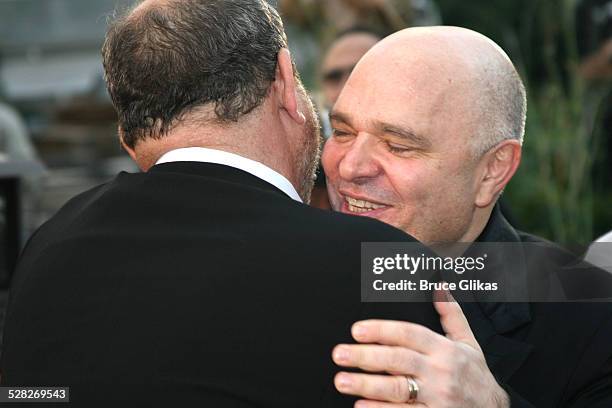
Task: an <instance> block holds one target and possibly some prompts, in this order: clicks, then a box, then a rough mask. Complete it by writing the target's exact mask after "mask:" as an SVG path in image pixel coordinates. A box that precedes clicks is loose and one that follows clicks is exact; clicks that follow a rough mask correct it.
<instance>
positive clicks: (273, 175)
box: [155, 147, 302, 203]
mask: <svg viewBox="0 0 612 408" xmlns="http://www.w3.org/2000/svg"><path fill="white" fill-rule="evenodd" d="M183 161H190V162H204V163H214V164H222V165H225V166H229V167H233V168H236V169H239V170H242V171H246V172H247V173H250V174H252V175H253V176H255V177H257V178H260V179H262V180H264V181H266V182H268V183H270V184H272V185H273V186H275V187H276V188H278V189H279V190H281V191H282V192H284V193H285V194H287V195H288V196H289V197H291V198H292V199H293V200H295V201H298V202H300V203H301V202H302V199H301V198H300V195H299V194H298V193H297V191H296V190H295V187H293V184H291V182H290V181H289V180H287V178H285V177H284V176H283V175H282V174H280V173H278V172H276V171H274V170H272V169H271V168H270V167H268V166H266V165H264V164H262V163H260V162H258V161H255V160H251V159H247V158H246V157H242V156H239V155H237V154H234V153H229V152H225V151H222V150H216V149H208V148H204V147H184V148H181V149H175V150H171V151H169V152H167V153H165V154H164V155H163V156H162V157H161V158H160V159H159V160H158V161H157V163H155V164H162V163H170V162H183Z"/></svg>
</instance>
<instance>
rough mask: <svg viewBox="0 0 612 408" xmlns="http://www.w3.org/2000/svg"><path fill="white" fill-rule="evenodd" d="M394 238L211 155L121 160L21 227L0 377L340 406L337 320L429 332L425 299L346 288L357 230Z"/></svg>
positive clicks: (108, 396) (81, 388)
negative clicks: (393, 323) (375, 300)
mask: <svg viewBox="0 0 612 408" xmlns="http://www.w3.org/2000/svg"><path fill="white" fill-rule="evenodd" d="M406 240H410V237H408V236H407V235H405V234H404V233H402V232H401V231H399V230H396V229H394V228H392V227H390V226H387V225H384V224H382V223H379V222H377V221H374V220H371V219H366V218H360V217H352V216H346V215H342V214H338V213H332V212H327V211H321V210H318V209H314V208H311V207H308V206H306V205H304V204H301V203H298V202H296V201H293V200H291V199H290V198H289V197H287V196H286V195H285V194H284V193H282V192H281V191H279V190H278V189H276V188H275V187H274V186H272V185H270V184H268V183H266V182H265V181H262V180H260V179H258V178H256V177H254V176H252V175H250V174H248V173H246V172H243V171H240V170H237V169H233V168H230V167H226V166H221V165H216V164H205V163H192V162H182V163H168V164H162V165H157V166H154V167H153V168H152V169H151V170H150V171H149V172H147V173H143V174H128V173H121V174H120V175H118V176H117V177H116V178H115V179H114V180H113V181H111V182H110V183H108V184H106V185H102V186H100V187H97V188H95V189H93V190H91V191H88V192H86V193H84V194H81V195H79V196H78V197H76V198H74V199H72V200H71V201H70V202H69V203H68V204H66V206H64V207H63V208H62V209H61V210H60V211H59V213H58V214H57V215H55V216H54V217H53V218H52V219H51V220H50V221H49V222H48V223H46V224H45V225H44V226H42V227H41V228H40V229H39V230H38V231H37V232H36V234H35V235H34V236H33V238H31V240H30V241H29V243H28V245H27V247H26V249H25V250H24V253H23V254H22V257H21V260H20V263H19V266H18V269H17V272H16V274H15V277H14V281H13V284H12V289H11V294H10V301H9V308H8V315H7V318H6V325H5V334H4V344H3V353H2V358H1V370H2V372H3V375H4V378H3V382H4V384H11V385H30V386H34V385H58V386H61V385H68V386H72V389H71V400H72V402H73V405H74V404H76V405H84V406H91V405H93V404H94V402H98V403H100V404H101V405H102V404H107V406H108V404H112V403H121V404H122V405H126V406H130V405H132V404H135V405H144V404H145V403H146V404H153V405H166V404H167V405H169V406H181V405H182V406H198V407H283V408H285V407H351V406H352V402H353V401H354V399H352V398H349V397H345V396H341V395H340V394H339V393H338V392H336V391H335V389H334V386H333V376H334V374H335V373H336V372H337V371H338V367H336V366H334V364H333V362H332V361H331V351H332V348H333V347H334V345H336V344H337V343H340V342H349V341H351V338H350V326H351V324H352V323H353V322H355V321H357V320H359V319H362V318H367V317H372V316H376V317H379V318H389V319H399V320H409V321H413V322H416V323H420V324H424V325H426V326H429V327H431V328H434V329H436V330H438V331H440V330H441V329H440V326H439V323H438V316H437V314H436V313H435V310H434V309H433V307H432V306H431V305H429V304H427V305H426V304H421V305H415V304H369V303H361V302H360V284H359V279H360V269H359V266H360V243H361V242H362V241H406Z"/></svg>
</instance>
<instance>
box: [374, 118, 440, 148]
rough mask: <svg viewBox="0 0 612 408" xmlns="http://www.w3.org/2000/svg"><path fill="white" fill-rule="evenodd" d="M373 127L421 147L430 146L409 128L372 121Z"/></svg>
mask: <svg viewBox="0 0 612 408" xmlns="http://www.w3.org/2000/svg"><path fill="white" fill-rule="evenodd" d="M374 127H375V128H376V129H378V130H379V131H380V132H381V133H393V134H394V135H396V136H399V137H401V138H402V139H407V140H409V141H411V142H413V143H415V144H417V145H419V146H422V147H425V148H427V147H430V144H431V143H430V141H429V140H428V139H426V138H424V137H423V136H420V135H418V134H416V133H415V132H413V131H412V130H411V129H409V128H405V127H402V126H398V125H392V124H390V123H386V122H381V121H378V120H377V121H374Z"/></svg>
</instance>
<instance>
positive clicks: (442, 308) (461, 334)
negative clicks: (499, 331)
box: [434, 290, 480, 350]
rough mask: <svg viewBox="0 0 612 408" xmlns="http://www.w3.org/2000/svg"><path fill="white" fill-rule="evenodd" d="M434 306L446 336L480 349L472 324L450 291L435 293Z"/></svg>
mask: <svg viewBox="0 0 612 408" xmlns="http://www.w3.org/2000/svg"><path fill="white" fill-rule="evenodd" d="M434 307H435V308H436V310H437V311H438V313H439V314H440V323H441V324H442V328H443V329H444V332H445V333H446V336H447V337H448V338H449V339H451V340H453V341H460V342H462V343H465V344H468V345H469V346H472V347H473V348H475V349H477V350H480V346H479V345H478V342H477V341H476V338H475V337H474V333H473V332H472V329H471V328H470V324H469V322H468V320H467V318H466V317H465V315H464V314H463V310H461V306H460V305H459V303H457V302H456V301H455V299H454V298H453V297H452V295H451V294H450V292H449V291H447V290H444V291H436V292H435V293H434Z"/></svg>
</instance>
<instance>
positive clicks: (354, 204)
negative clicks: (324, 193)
mask: <svg viewBox="0 0 612 408" xmlns="http://www.w3.org/2000/svg"><path fill="white" fill-rule="evenodd" d="M344 204H345V206H344V207H345V209H346V211H347V212H350V213H355V214H363V213H372V212H374V211H376V210H381V209H385V208H389V206H388V205H384V204H378V203H373V202H371V201H367V200H359V199H356V198H353V197H348V196H344Z"/></svg>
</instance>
